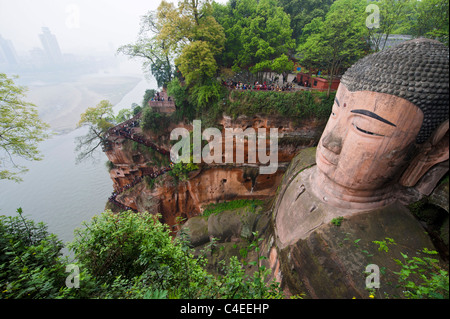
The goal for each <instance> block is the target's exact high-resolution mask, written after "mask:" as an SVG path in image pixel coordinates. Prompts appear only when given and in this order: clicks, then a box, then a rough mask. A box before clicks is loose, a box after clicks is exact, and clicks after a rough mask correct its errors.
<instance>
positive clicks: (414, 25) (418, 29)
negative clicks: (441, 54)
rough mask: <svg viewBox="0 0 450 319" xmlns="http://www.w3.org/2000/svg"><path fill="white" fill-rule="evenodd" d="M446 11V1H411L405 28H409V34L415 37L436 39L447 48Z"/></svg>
mask: <svg viewBox="0 0 450 319" xmlns="http://www.w3.org/2000/svg"><path fill="white" fill-rule="evenodd" d="M448 9H449V3H448V1H446V0H421V1H418V0H411V1H410V6H409V8H408V10H409V15H408V18H409V19H408V20H407V21H406V22H405V25H406V27H405V28H407V27H408V26H409V28H410V29H409V30H408V31H409V33H410V34H412V35H413V36H415V37H421V36H424V37H427V38H431V39H436V40H439V41H441V42H442V43H444V44H446V45H447V46H448V45H449V37H448V34H449V18H448V17H449V15H448ZM408 23H409V24H408Z"/></svg>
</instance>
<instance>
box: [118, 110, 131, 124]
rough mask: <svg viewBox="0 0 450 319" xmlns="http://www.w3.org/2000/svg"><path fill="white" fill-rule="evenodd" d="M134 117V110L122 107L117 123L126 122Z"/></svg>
mask: <svg viewBox="0 0 450 319" xmlns="http://www.w3.org/2000/svg"><path fill="white" fill-rule="evenodd" d="M132 117H133V111H132V110H131V109H121V110H120V111H119V112H118V113H117V116H116V118H115V122H116V123H122V122H125V121H127V120H129V119H131V118H132Z"/></svg>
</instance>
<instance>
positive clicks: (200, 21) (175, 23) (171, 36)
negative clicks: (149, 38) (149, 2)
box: [157, 0, 225, 86]
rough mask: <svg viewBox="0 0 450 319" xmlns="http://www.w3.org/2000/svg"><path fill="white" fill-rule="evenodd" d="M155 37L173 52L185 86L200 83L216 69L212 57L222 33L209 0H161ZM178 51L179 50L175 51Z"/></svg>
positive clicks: (222, 40)
mask: <svg viewBox="0 0 450 319" xmlns="http://www.w3.org/2000/svg"><path fill="white" fill-rule="evenodd" d="M157 17H158V25H160V26H161V30H160V33H159V34H158V36H157V39H158V40H159V41H161V42H164V43H167V44H168V45H167V46H166V50H167V51H168V52H173V53H174V55H177V54H178V55H177V57H176V58H175V63H176V65H177V66H178V69H179V70H180V71H181V73H182V75H183V77H184V78H185V79H186V84H187V85H189V86H194V85H203V82H205V81H206V80H208V79H210V78H211V77H213V76H214V75H215V74H216V72H217V61H216V57H217V56H218V55H219V54H220V53H221V52H222V49H223V45H224V43H225V34H224V31H223V28H222V26H221V25H220V24H219V23H217V21H216V20H215V19H214V17H213V16H212V7H211V2H210V1H209V0H204V1H200V0H184V1H181V2H180V3H179V5H178V7H175V6H174V5H173V4H172V3H167V2H166V1H162V2H161V5H160V6H159V7H158V14H157ZM179 52H181V54H179Z"/></svg>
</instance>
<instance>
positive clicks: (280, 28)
mask: <svg viewBox="0 0 450 319" xmlns="http://www.w3.org/2000/svg"><path fill="white" fill-rule="evenodd" d="M214 16H215V17H216V19H217V20H218V21H219V23H220V24H221V25H222V26H223V27H224V30H225V34H226V43H225V49H224V52H223V54H222V58H219V60H220V61H221V63H222V66H223V67H225V68H230V67H231V68H232V69H233V71H234V72H235V73H241V72H244V73H246V74H247V77H246V79H244V81H250V78H251V77H252V75H251V74H250V72H251V73H252V74H253V75H254V74H258V72H262V71H274V72H276V73H278V74H281V73H283V72H285V71H291V70H292V68H293V63H292V62H290V61H288V56H289V54H290V53H291V52H290V51H291V50H293V49H294V48H295V40H294V39H292V28H291V26H290V17H289V15H288V14H286V13H285V12H284V11H283V9H282V8H281V7H280V6H279V5H278V2H277V1H276V0H260V1H256V0H241V1H231V2H229V3H228V4H227V5H226V6H223V5H218V4H215V6H214Z"/></svg>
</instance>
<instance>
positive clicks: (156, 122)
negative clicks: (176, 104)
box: [141, 107, 169, 134]
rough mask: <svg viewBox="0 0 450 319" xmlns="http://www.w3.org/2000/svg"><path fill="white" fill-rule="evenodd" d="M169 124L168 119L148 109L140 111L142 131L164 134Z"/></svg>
mask: <svg viewBox="0 0 450 319" xmlns="http://www.w3.org/2000/svg"><path fill="white" fill-rule="evenodd" d="M168 123H169V117H167V116H166V115H165V114H161V113H158V112H153V111H152V110H151V109H150V108H149V107H146V108H145V109H144V111H142V116H141V128H142V130H144V131H148V130H151V131H152V132H153V133H156V134H160V133H162V132H164V130H165V129H166V128H167V125H168Z"/></svg>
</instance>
